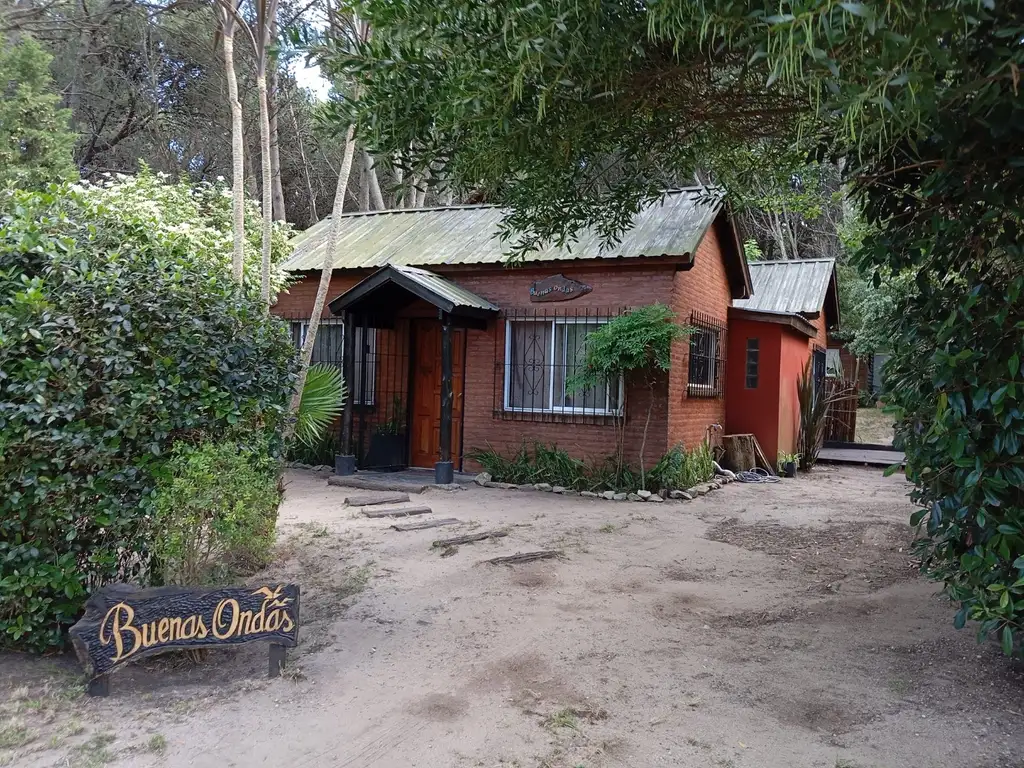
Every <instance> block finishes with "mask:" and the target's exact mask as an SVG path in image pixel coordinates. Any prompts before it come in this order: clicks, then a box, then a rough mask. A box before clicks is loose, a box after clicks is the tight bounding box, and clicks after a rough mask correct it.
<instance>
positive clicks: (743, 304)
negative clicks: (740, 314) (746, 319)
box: [733, 259, 836, 315]
mask: <svg viewBox="0 0 1024 768" xmlns="http://www.w3.org/2000/svg"><path fill="white" fill-rule="evenodd" d="M749 266H750V281H751V284H752V286H753V295H752V296H751V297H750V298H749V299H737V300H735V301H734V302H733V306H736V307H739V308H740V309H749V310H753V311H756V312H786V313H794V312H797V313H800V314H803V315H809V314H815V313H817V312H821V310H822V307H823V306H824V304H825V297H826V295H827V294H828V287H829V284H830V282H831V281H832V274H833V271H834V270H835V266H836V262H835V259H796V260H794V261H755V262H753V263H752V264H750V265H749Z"/></svg>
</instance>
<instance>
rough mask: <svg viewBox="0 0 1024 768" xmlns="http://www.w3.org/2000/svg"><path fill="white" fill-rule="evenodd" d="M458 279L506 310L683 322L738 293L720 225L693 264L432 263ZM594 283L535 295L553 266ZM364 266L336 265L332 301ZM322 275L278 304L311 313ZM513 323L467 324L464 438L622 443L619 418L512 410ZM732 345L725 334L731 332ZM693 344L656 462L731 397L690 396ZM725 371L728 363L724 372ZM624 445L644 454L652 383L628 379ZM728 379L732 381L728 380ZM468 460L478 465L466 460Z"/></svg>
mask: <svg viewBox="0 0 1024 768" xmlns="http://www.w3.org/2000/svg"><path fill="white" fill-rule="evenodd" d="M432 271H435V272H437V273H439V274H443V275H445V276H446V277H448V278H449V279H451V280H453V281H454V282H456V283H458V284H459V285H461V286H463V287H465V288H467V289H469V290H471V291H473V292H474V293H476V294H478V295H479V296H481V297H483V298H486V299H488V300H489V301H491V302H493V303H494V304H496V305H497V306H499V307H501V308H502V310H503V311H506V312H514V311H515V310H517V309H518V310H525V311H529V312H533V311H537V310H541V311H544V312H547V313H550V314H554V315H557V314H569V315H572V314H576V313H580V312H587V311H589V312H592V313H594V314H605V313H609V314H611V313H619V312H621V311H622V310H624V309H628V308H630V307H637V306H642V305H646V304H651V303H653V302H662V303H665V304H668V305H669V306H671V307H672V308H673V309H674V310H675V311H676V313H677V315H678V317H679V319H680V321H681V322H687V321H688V320H689V318H690V313H691V312H692V311H693V310H698V311H700V312H703V313H705V314H707V315H709V316H711V317H714V318H716V319H718V320H720V321H721V322H722V323H723V324H724V323H725V321H726V315H727V311H728V306H729V303H730V300H731V299H730V294H729V287H728V281H727V279H726V276H725V269H724V266H723V264H722V261H721V251H720V246H719V242H718V235H717V233H715V231H714V230H713V229H712V230H711V231H710V232H709V234H708V237H706V238H705V241H704V242H703V243H701V245H700V247H699V248H698V251H697V254H696V258H695V264H694V266H693V267H692V268H691V269H690V270H687V271H677V269H676V265H674V264H671V263H667V262H663V263H654V262H632V263H631V262H622V261H616V262H614V263H610V264H608V265H607V266H605V265H598V266H592V265H586V266H581V267H580V268H574V267H573V265H572V264H571V263H567V262H560V263H552V264H550V265H545V266H539V267H535V266H531V267H524V268H514V269H511V268H503V267H495V268H493V269H482V268H479V267H476V268H471V269H470V268H458V267H451V268H444V267H437V268H433V269H432ZM556 274H564V275H565V276H566V277H568V278H571V279H574V280H578V281H580V282H583V283H586V284H588V285H590V286H591V287H592V291H591V292H590V293H588V294H586V295H585V296H582V297H580V298H578V299H575V300H573V301H568V302H551V303H546V304H536V303H531V302H530V295H529V289H530V284H531V283H533V282H534V281H535V280H539V279H541V278H544V277H549V276H551V275H556ZM363 277H365V274H354V275H344V274H340V273H339V274H335V275H334V276H333V277H332V280H331V287H330V291H329V293H328V299H327V300H328V302H329V301H331V300H332V299H334V298H336V297H337V296H338V295H340V294H341V293H343V292H344V291H346V290H348V289H349V288H351V287H352V286H353V285H355V284H356V283H357V282H359V280H361V279H362V278H363ZM318 281H319V275H317V274H312V275H309V276H306V277H304V278H302V279H300V280H299V281H298V282H297V283H296V284H294V285H292V286H291V287H290V288H289V289H288V291H287V292H285V293H282V294H281V295H280V296H279V298H278V302H277V304H276V305H275V306H274V310H273V311H274V313H275V314H279V315H282V316H284V317H293V318H294V317H308V316H309V313H310V311H311V309H312V306H313V303H314V300H315V297H316V290H317V284H318ZM504 333H505V329H504V323H503V322H495V321H492V322H490V323H489V324H488V327H487V329H486V330H483V331H481V330H470V331H468V333H467V341H466V344H467V348H466V372H465V376H466V384H465V398H466V399H465V406H464V419H463V425H462V429H463V442H462V444H463V446H464V447H465V450H466V451H471V450H473V449H474V448H484V447H486V446H487V445H490V446H492V447H494V448H496V449H498V450H502V451H505V450H515V449H516V448H517V447H518V446H519V445H520V444H521V442H522V441H523V440H524V439H525V440H526V441H527V442H528V443H532V442H534V441H539V442H543V443H555V444H557V445H558V446H559V447H561V448H564V449H566V450H568V451H569V452H570V453H571V454H572V455H574V456H577V457H579V458H585V459H588V460H595V459H601V458H603V457H605V456H609V455H611V454H612V453H613V451H614V439H615V433H614V426H613V423H612V420H611V419H610V418H591V419H590V421H591V423H582V424H580V423H572V419H571V418H565V420H563V421H554V419H557V418H560V417H559V416H556V415H552V414H545V415H543V418H544V419H547V421H520V420H517V419H518V418H519V417H520V416H523V414H515V418H510V414H507V413H505V412H504V411H503V405H504V403H503V381H504V379H503V376H504V371H503V364H504ZM722 343H723V345H724V344H725V343H726V340H725V339H723V340H722ZM688 364H689V345H688V342H687V341H685V340H683V341H680V342H678V343H677V344H676V345H675V347H674V348H673V353H672V370H671V371H670V372H669V373H668V374H667V375H665V376H664V378H663V380H662V381H661V382H659V383H658V384H657V385H656V387H655V394H654V405H653V409H652V412H651V421H650V427H649V429H648V434H647V441H646V445H645V447H644V457H645V460H646V463H647V464H648V465H651V464H653V463H654V462H655V461H657V459H658V458H659V457H660V456H661V455H662V454H663V453H664V452H665V450H666V449H667V448H668V446H669V445H672V444H675V443H677V442H682V443H683V444H684V445H686V446H687V447H688V448H692V447H693V446H695V445H696V444H697V443H699V442H700V441H701V440H702V439H703V438H704V435H705V431H706V429H707V427H708V425H709V424H712V423H719V424H722V425H723V426H724V423H725V398H724V394H723V397H720V398H715V399H705V398H690V397H687V396H686V383H687V366H688ZM723 375H724V373H723ZM627 384H628V385H627V390H626V417H625V439H624V443H625V450H626V456H627V459H628V460H629V461H630V463H634V464H635V463H637V462H638V457H639V452H640V444H641V442H642V440H643V427H644V422H645V420H646V417H647V406H648V404H649V403H650V393H649V391H648V390H647V389H646V388H645V387H642V386H636V385H635V384H631V383H627ZM723 386H724V382H723ZM464 468H465V469H467V470H470V471H472V470H474V469H477V467H476V465H474V464H473V463H472V462H471V461H469V460H466V462H465V467H464Z"/></svg>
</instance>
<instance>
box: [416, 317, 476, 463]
mask: <svg viewBox="0 0 1024 768" xmlns="http://www.w3.org/2000/svg"><path fill="white" fill-rule="evenodd" d="M413 328H414V329H415V333H416V343H415V356H416V359H415V361H414V364H413V380H412V434H411V436H410V446H409V463H410V464H411V465H412V466H414V467H433V466H434V463H435V462H437V461H440V451H441V323H439V322H437V321H436V320H435V321H431V320H414V321H413ZM464 333H465V332H464V331H463V330H462V329H456V328H453V329H452V461H453V462H454V463H455V466H456V467H458V466H459V460H460V457H461V455H462V454H461V450H462V446H461V439H462V401H463V397H462V366H463V359H464V354H465V338H464V336H463V334H464Z"/></svg>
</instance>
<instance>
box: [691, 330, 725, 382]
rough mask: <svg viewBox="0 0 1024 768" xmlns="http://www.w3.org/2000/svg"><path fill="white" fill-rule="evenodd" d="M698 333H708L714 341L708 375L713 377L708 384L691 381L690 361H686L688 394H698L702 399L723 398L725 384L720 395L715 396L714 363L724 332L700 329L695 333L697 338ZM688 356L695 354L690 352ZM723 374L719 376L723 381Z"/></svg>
mask: <svg viewBox="0 0 1024 768" xmlns="http://www.w3.org/2000/svg"><path fill="white" fill-rule="evenodd" d="M698 333H706V334H708V335H709V336H711V339H712V349H711V364H710V366H709V367H708V374H709V375H710V376H711V381H709V382H707V383H704V382H694V381H693V380H691V379H690V378H689V376H690V361H689V360H687V361H686V376H687V381H686V393H687V394H688V395H689V394H690V393H691V392H696V393H699V396H700V397H712V396H713V397H722V396H723V395H724V392H723V391H721V390H722V389H724V383H720V386H719V389H720V391H719V394H718V395H715V394H714V392H715V371H714V362H715V360H716V359H718V351H719V346H720V345H721V343H722V332H721V331H720V330H719V329H717V328H704V327H698V328H697V329H696V330H695V331H694V332H693V334H692V335H693V336H695V335H696V334H698ZM691 348H692V342H691ZM688 354H691V355H692V354H693V353H692V352H690V351H689V350H688ZM722 374H724V371H723V372H722ZM722 374H720V375H719V379H721V377H722Z"/></svg>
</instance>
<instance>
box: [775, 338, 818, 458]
mask: <svg viewBox="0 0 1024 768" xmlns="http://www.w3.org/2000/svg"><path fill="white" fill-rule="evenodd" d="M815 343H816V339H808V338H807V337H806V336H804V335H803V334H802V333H798V332H797V331H794V330H792V329H790V328H783V329H782V354H781V357H780V363H779V443H778V450H780V451H785V452H786V453H796V447H797V442H798V436H799V433H800V398H799V397H798V395H797V383H798V382H799V380H800V377H801V376H802V375H803V372H804V366H805V365H807V360H808V359H809V358H810V356H811V352H812V351H813V345H814V344H815ZM775 455H776V454H774V453H773V454H770V455H769V458H774V457H775Z"/></svg>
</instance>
